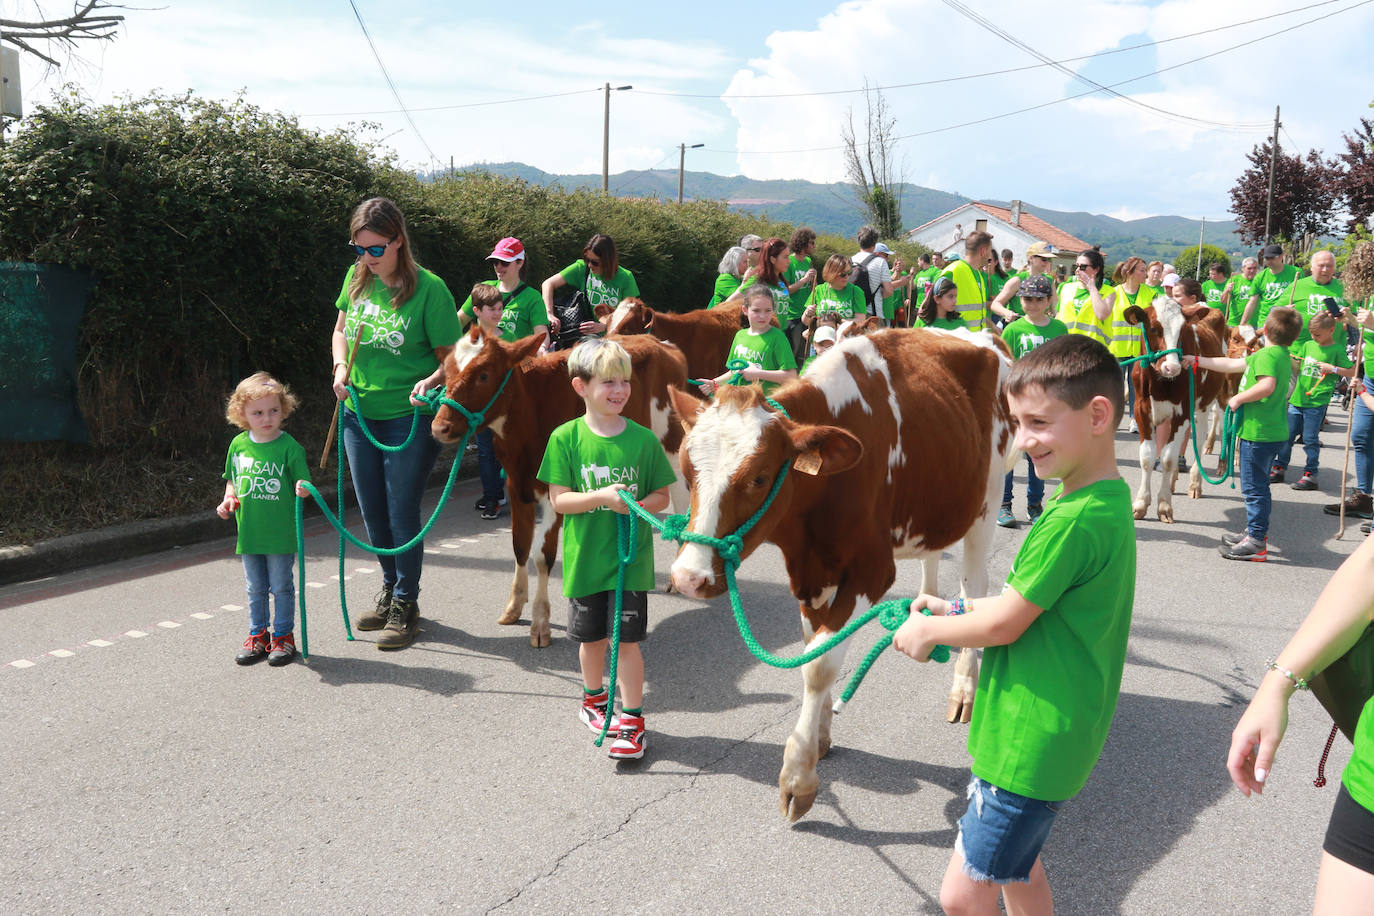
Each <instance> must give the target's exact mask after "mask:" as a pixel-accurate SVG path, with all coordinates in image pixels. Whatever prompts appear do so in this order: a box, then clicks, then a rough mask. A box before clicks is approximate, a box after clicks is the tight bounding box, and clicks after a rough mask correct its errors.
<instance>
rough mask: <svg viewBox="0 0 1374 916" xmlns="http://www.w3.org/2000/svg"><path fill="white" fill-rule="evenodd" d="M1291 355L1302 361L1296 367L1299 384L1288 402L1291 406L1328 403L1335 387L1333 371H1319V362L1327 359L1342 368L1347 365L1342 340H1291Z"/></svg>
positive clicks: (1326, 361)
mask: <svg viewBox="0 0 1374 916" xmlns="http://www.w3.org/2000/svg"><path fill="white" fill-rule="evenodd" d="M1292 353H1293V356H1294V357H1296V358H1297V359H1298V360H1300V361H1301V366H1300V368H1299V370H1298V373H1299V374H1298V384H1297V386H1296V387H1295V388H1294V389H1293V396H1292V397H1290V398H1289V399H1288V403H1290V404H1292V405H1293V406H1294V407H1325V406H1326V405H1327V404H1329V403H1331V393H1332V392H1333V391H1335V390H1336V378H1337V376H1336V374H1335V373H1334V372H1332V373H1328V374H1327V375H1322V370H1321V369H1320V368H1319V367H1318V366H1317V364H1318V363H1330V364H1331V365H1333V366H1336V367H1338V368H1341V369H1347V368H1349V367H1350V365H1351V362H1350V357H1348V356H1346V355H1345V344H1339V343H1336V342H1335V341H1332V342H1331V345H1330V346H1326V347H1323V346H1322V345H1321V344H1319V343H1317V342H1316V341H1315V340H1308V341H1306V342H1304V343H1300V344H1293V348H1292Z"/></svg>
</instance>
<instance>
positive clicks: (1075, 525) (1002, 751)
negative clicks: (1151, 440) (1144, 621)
mask: <svg viewBox="0 0 1374 916" xmlns="http://www.w3.org/2000/svg"><path fill="white" fill-rule="evenodd" d="M1022 301H1023V302H1024V298H1023V300H1022ZM1006 391H1007V402H1008V405H1009V406H1010V408H1011V414H1012V417H1013V418H1014V419H1015V420H1016V423H1017V430H1016V447H1017V448H1019V449H1022V450H1024V451H1025V452H1026V454H1027V455H1029V456H1030V458H1031V461H1032V462H1034V464H1035V470H1036V473H1038V474H1039V475H1040V476H1041V477H1057V478H1059V480H1060V482H1061V483H1060V487H1059V489H1058V490H1057V491H1056V493H1055V494H1054V496H1053V497H1052V498H1051V499H1050V501H1049V504H1048V505H1047V506H1046V508H1045V514H1044V515H1042V516H1040V518H1039V520H1038V521H1036V523H1035V524H1034V525H1033V526H1031V529H1030V531H1029V532H1028V533H1027V534H1026V539H1025V540H1024V541H1023V542H1022V543H1021V549H1020V550H1019V551H1018V552H1017V554H1016V560H1015V561H1014V562H1013V563H1012V568H1011V572H1010V573H1009V574H1008V576H1007V584H1006V588H1005V589H1003V591H1002V594H1000V595H996V596H990V597H981V598H973V599H970V600H964V599H959V600H956V601H944V600H941V599H939V598H934V597H931V596H928V595H922V596H921V597H920V598H917V599H916V600H915V601H913V602H912V604H911V611H912V613H911V617H910V619H909V620H907V622H906V623H904V624H902V626H901V628H900V629H898V630H897V632H896V634H895V636H894V639H893V645H894V646H895V647H896V648H897V649H898V650H899V651H901V652H904V653H906V654H907V655H909V656H911V657H912V658H914V659H916V660H917V661H925V660H927V659H928V658H929V657H930V652H931V649H932V648H934V647H935V646H936V645H948V646H970V647H980V646H982V647H986V648H985V649H984V651H983V669H982V672H981V674H980V676H979V679H978V702H977V703H976V704H974V707H973V721H972V722H971V724H970V726H969V737H968V748H969V753H970V754H971V755H972V756H973V778H972V781H971V782H970V783H969V790H968V796H969V806H968V810H967V811H966V812H965V813H964V816H963V817H962V818H961V819H960V821H959V836H958V839H957V840H955V844H954V855H953V856H952V857H951V858H950V862H949V867H948V868H947V869H946V871H945V877H944V883H943V885H942V886H941V888H940V903H941V905H942V906H943V907H944V908H945V910H946V912H961V913H962V912H997V896H998V894H999V893H1000V894H1001V895H1002V897H1003V899H1004V901H1005V903H1006V909H1007V912H1014V913H1048V912H1051V911H1052V910H1053V906H1054V904H1053V897H1052V895H1051V893H1050V885H1049V879H1048V878H1047V877H1046V875H1045V868H1044V865H1043V864H1042V863H1041V861H1040V850H1041V847H1042V846H1043V845H1044V843H1045V840H1046V838H1047V837H1048V836H1049V832H1050V828H1051V827H1052V826H1053V823H1054V819H1055V815H1056V814H1057V813H1058V811H1059V809H1060V807H1061V804H1062V803H1063V802H1064V801H1067V800H1068V799H1070V798H1073V796H1074V795H1076V794H1077V793H1078V792H1079V790H1081V789H1082V788H1083V785H1084V784H1085V783H1086V782H1087V781H1088V775H1089V774H1090V773H1091V772H1092V769H1093V767H1094V766H1095V765H1096V764H1097V759H1098V757H1099V756H1100V755H1101V753H1102V747H1103V745H1104V744H1105V743H1106V740H1107V728H1108V726H1109V725H1110V724H1111V721H1112V714H1113V712H1114V711H1115V710H1116V700H1117V695H1118V693H1119V692H1120V690H1121V672H1122V669H1123V668H1124V667H1125V664H1126V639H1127V636H1128V635H1129V631H1130V625H1131V608H1132V605H1133V603H1134V601H1135V565H1136V563H1135V558H1136V549H1135V523H1134V520H1133V519H1132V517H1131V493H1130V490H1129V488H1128V487H1127V486H1126V482H1125V481H1124V480H1122V479H1121V475H1120V474H1119V473H1118V472H1117V467H1116V425H1117V423H1118V422H1119V421H1120V419H1121V414H1122V411H1123V409H1124V401H1125V393H1124V391H1123V386H1122V384H1121V367H1120V365H1119V364H1118V363H1117V361H1116V358H1115V357H1114V356H1112V354H1111V353H1110V352H1109V351H1108V350H1107V348H1106V347H1104V346H1103V345H1102V344H1100V343H1098V342H1097V341H1095V340H1093V339H1092V338H1090V337H1086V336H1084V335H1081V334H1065V335H1064V336H1062V337H1056V338H1054V339H1053V340H1051V341H1048V342H1047V343H1045V344H1044V345H1042V346H1040V347H1037V348H1036V349H1035V350H1033V351H1032V352H1030V353H1028V354H1027V355H1026V356H1025V357H1024V358H1022V359H1021V360H1018V361H1017V363H1016V364H1015V366H1013V367H1012V370H1011V375H1010V377H1009V378H1008V380H1007V386H1006ZM922 609H928V610H929V611H930V612H931V614H932V615H934V616H929V617H927V616H924V615H923V614H921V613H919V612H920V611H921V610H922Z"/></svg>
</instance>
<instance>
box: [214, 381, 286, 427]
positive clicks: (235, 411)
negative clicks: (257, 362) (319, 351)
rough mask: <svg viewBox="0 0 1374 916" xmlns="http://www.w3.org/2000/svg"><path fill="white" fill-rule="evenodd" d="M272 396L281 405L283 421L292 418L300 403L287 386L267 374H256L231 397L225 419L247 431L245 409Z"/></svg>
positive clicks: (240, 383) (226, 406)
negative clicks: (251, 403) (259, 400)
mask: <svg viewBox="0 0 1374 916" xmlns="http://www.w3.org/2000/svg"><path fill="white" fill-rule="evenodd" d="M272 396H275V397H276V398H277V400H278V402H280V403H281V418H282V419H283V420H285V419H286V418H287V417H289V416H291V413H292V412H293V411H294V410H295V409H296V405H297V404H298V403H300V402H299V401H297V400H296V396H295V395H294V394H292V393H291V389H290V388H288V387H286V385H284V384H282V383H281V382H279V381H277V380H276V379H274V378H272V376H270V375H268V374H267V373H266V372H254V373H253V374H252V375H250V376H248V378H246V379H244V380H243V381H241V382H239V384H238V387H236V388H235V389H234V393H233V394H231V395H229V400H228V401H227V402H226V403H225V405H224V418H225V419H226V420H228V421H229V422H230V423H232V424H234V425H235V426H237V427H238V428H239V429H247V428H248V417H247V416H245V415H244V412H243V409H244V407H246V406H248V404H249V402H251V401H256V400H257V399H258V398H267V397H272Z"/></svg>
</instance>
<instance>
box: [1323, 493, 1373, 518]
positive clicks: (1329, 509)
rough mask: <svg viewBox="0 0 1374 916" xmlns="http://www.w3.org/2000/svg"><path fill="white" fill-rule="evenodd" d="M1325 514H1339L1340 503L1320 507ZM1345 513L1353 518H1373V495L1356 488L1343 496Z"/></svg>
mask: <svg viewBox="0 0 1374 916" xmlns="http://www.w3.org/2000/svg"><path fill="white" fill-rule="evenodd" d="M1322 511H1323V512H1325V513H1326V514H1327V515H1340V514H1341V504H1340V503H1331V504H1330V505H1326V506H1323V507H1322ZM1345 514H1346V515H1349V516H1353V517H1355V518H1374V497H1371V496H1370V495H1369V494H1368V493H1361V492H1360V491H1359V490H1356V491H1355V492H1354V493H1351V494H1350V495H1349V496H1347V497H1346V498H1345Z"/></svg>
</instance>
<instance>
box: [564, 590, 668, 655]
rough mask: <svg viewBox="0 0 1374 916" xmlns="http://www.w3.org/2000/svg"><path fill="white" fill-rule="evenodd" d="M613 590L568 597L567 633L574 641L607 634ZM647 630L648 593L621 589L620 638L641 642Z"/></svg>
mask: <svg viewBox="0 0 1374 916" xmlns="http://www.w3.org/2000/svg"><path fill="white" fill-rule="evenodd" d="M614 614H615V592H613V591H612V592H596V593H595V594H591V595H583V596H582V597H581V598H569V599H568V637H569V638H570V639H573V640H575V641H577V642H600V641H601V640H603V639H610V638H611V625H612V624H611V618H612V616H614ZM648 632H649V593H648V592H636V591H631V590H629V589H626V590H625V595H624V598H623V599H622V600H621V602H620V641H621V642H641V641H642V640H643V639H644V636H645V635H646V634H647V633H648Z"/></svg>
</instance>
